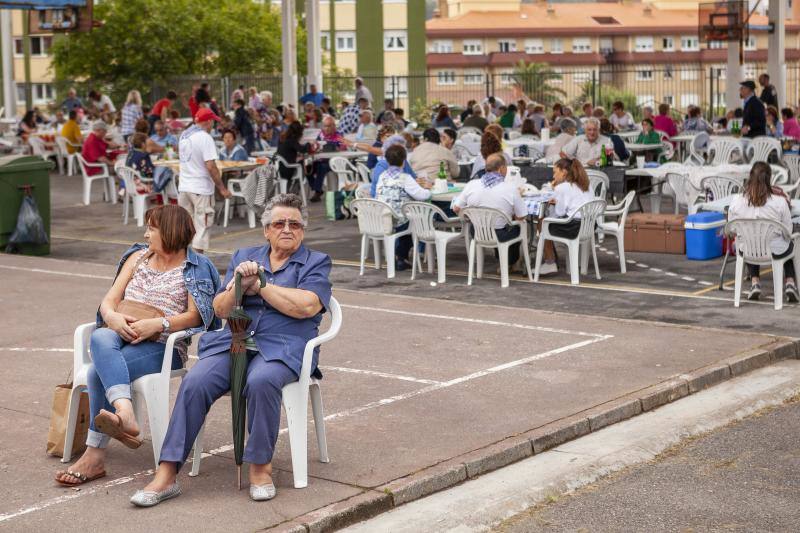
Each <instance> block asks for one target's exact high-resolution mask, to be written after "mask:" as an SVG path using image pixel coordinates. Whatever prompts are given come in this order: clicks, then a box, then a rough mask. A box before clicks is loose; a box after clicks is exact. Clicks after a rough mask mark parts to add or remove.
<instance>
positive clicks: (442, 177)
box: [436, 161, 447, 180]
mask: <svg viewBox="0 0 800 533" xmlns="http://www.w3.org/2000/svg"><path fill="white" fill-rule="evenodd" d="M436 177H437V178H439V179H440V180H446V179H447V172H445V170H444V161H439V173H438V174H437V175H436Z"/></svg>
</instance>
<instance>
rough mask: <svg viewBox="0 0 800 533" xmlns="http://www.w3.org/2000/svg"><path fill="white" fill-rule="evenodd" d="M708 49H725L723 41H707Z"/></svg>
mask: <svg viewBox="0 0 800 533" xmlns="http://www.w3.org/2000/svg"><path fill="white" fill-rule="evenodd" d="M708 48H709V49H710V50H719V49H721V48H725V42H724V41H708Z"/></svg>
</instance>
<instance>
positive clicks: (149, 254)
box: [125, 250, 153, 288]
mask: <svg viewBox="0 0 800 533" xmlns="http://www.w3.org/2000/svg"><path fill="white" fill-rule="evenodd" d="M152 256H153V252H152V250H147V251H146V252H145V253H143V254H142V256H141V257H140V258H139V259H137V260H136V264H134V265H133V270H131V275H130V276H129V277H128V281H126V282H125V287H126V288H127V286H128V283H130V282H131V280H132V279H133V276H134V275H135V274H136V271H137V270H139V267H140V266H142V263H144V262H145V261H146V260H148V259H150V257H152Z"/></svg>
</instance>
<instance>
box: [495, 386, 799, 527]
mask: <svg viewBox="0 0 800 533" xmlns="http://www.w3.org/2000/svg"><path fill="white" fill-rule="evenodd" d="M797 400H798V398H794V400H793V401H791V402H789V403H787V404H785V405H783V406H780V407H776V408H769V409H767V410H764V411H761V412H759V413H757V414H755V415H753V416H751V417H750V418H747V419H745V420H743V421H741V422H737V423H733V424H731V425H729V426H728V427H725V428H723V429H720V430H717V431H715V432H713V433H711V434H709V435H705V436H703V437H699V438H694V439H690V440H689V441H687V442H685V443H682V444H680V445H678V446H675V447H673V448H672V449H670V450H668V451H666V452H665V453H663V454H661V455H660V456H659V458H658V459H656V460H654V461H651V462H649V463H647V464H643V465H641V466H636V467H631V468H628V469H626V470H624V471H622V472H620V473H617V474H615V475H612V476H609V477H608V478H606V479H603V480H602V481H599V482H597V483H594V484H591V485H588V486H586V487H583V488H581V489H579V490H577V491H575V492H574V493H573V494H571V495H568V496H563V497H559V496H553V497H552V498H551V502H550V503H546V504H542V505H540V506H537V507H533V508H531V509H530V510H528V511H526V512H525V513H521V514H519V515H517V516H515V517H513V518H510V519H508V520H506V521H505V522H504V523H502V524H501V525H499V526H498V527H497V528H495V529H494V531H495V532H496V533H534V532H545V531H546V532H556V531H585V532H590V531H607V532H617V531H620V532H622V531H651V532H654V533H655V532H660V531H686V532H688V531H798V530H800V510H798V507H797V502H798V500H799V499H800V482H798V477H797V471H798V468H800V444H798V440H797V435H798V434H800V403H798V401H797Z"/></svg>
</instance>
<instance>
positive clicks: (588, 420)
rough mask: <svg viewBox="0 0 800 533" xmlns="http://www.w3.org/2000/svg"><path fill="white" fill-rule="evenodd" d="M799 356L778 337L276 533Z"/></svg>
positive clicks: (298, 531) (444, 483)
mask: <svg viewBox="0 0 800 533" xmlns="http://www.w3.org/2000/svg"><path fill="white" fill-rule="evenodd" d="M798 358H800V339H787V338H778V339H776V340H775V341H773V342H771V343H769V344H767V345H764V346H762V347H759V348H756V349H753V350H748V351H746V352H742V353H740V354H737V355H734V356H731V357H728V358H726V359H723V360H721V361H718V362H716V363H712V364H710V365H707V366H704V367H702V368H698V369H697V370H693V371H692V372H689V373H687V374H681V375H679V376H675V377H672V378H670V379H668V380H666V381H663V382H661V383H659V384H657V385H653V386H651V387H647V388H645V389H641V390H639V391H636V392H633V393H630V394H627V395H625V396H622V397H620V398H616V399H614V400H611V401H609V402H606V403H604V404H601V405H598V406H595V407H592V408H591V409H587V410H585V411H582V412H580V413H576V414H574V415H572V416H569V417H566V418H562V419H561V420H556V421H554V422H551V423H549V424H546V425H544V426H541V427H538V428H535V429H532V430H530V431H527V432H525V433H522V434H519V435H514V436H510V437H508V438H506V439H503V440H502V441H500V442H497V443H495V444H491V445H489V446H486V447H484V448H480V449H478V450H474V451H472V452H469V453H466V454H463V455H460V456H458V457H454V458H453V459H449V460H447V461H444V462H442V463H439V464H437V465H434V466H431V467H428V468H425V469H423V470H420V471H418V472H415V473H413V474H410V475H408V476H406V477H403V478H400V479H396V480H394V481H391V482H389V483H387V484H385V485H382V486H380V487H377V488H375V489H373V490H365V491H364V492H363V493H361V494H358V495H356V496H353V497H351V498H348V499H346V500H342V501H340V502H336V503H333V504H331V505H328V506H326V507H322V508H320V509H317V510H315V511H312V512H311V513H308V514H306V515H303V516H300V517H297V518H295V519H293V520H291V521H290V522H286V523H283V524H281V525H279V526H276V527H275V528H272V529H269V531H272V532H279V531H280V532H291V533H303V532H308V533H317V532H320V533H322V532H326V531H335V530H337V529H340V528H343V527H346V526H348V525H350V524H354V523H356V522H360V521H363V520H366V519H368V518H372V517H373V516H376V515H377V514H379V513H383V512H386V511H388V510H390V509H391V508H393V507H398V506H400V505H403V504H404V503H408V502H410V501H413V500H417V499H420V498H423V497H425V496H428V495H430V494H432V493H434V492H438V491H440V490H444V489H447V488H450V487H453V486H455V485H457V484H459V483H461V482H462V481H465V480H467V479H471V478H475V477H478V476H480V475H482V474H485V473H487V472H491V471H493V470H497V469H499V468H502V467H504V466H506V465H509V464H511V463H515V462H517V461H520V460H522V459H525V458H526V457H530V456H532V455H534V454H539V453H542V452H544V451H546V450H548V449H551V448H555V447H556V446H559V445H560V444H563V443H565V442H567V441H570V440H573V439H577V438H579V437H582V436H583V435H586V434H588V433H591V432H594V431H597V430H599V429H601V428H604V427H606V426H609V425H611V424H616V423H617V422H621V421H623V420H626V419H628V418H632V417H634V416H636V415H638V414H641V413H643V412H646V411H650V410H652V409H656V408H657V407H660V406H662V405H665V404H667V403H671V402H674V401H675V400H678V399H680V398H683V397H685V396H688V395H689V394H694V393H696V392H698V391H701V390H703V389H706V388H708V387H711V386H713V385H716V384H717V383H720V382H722V381H725V380H728V379H730V378H732V377H736V376H740V375H742V374H745V373H747V372H750V371H751V370H755V369H757V368H761V367H764V366H767V365H770V364H772V363H774V362H776V361H779V360H782V359H798Z"/></svg>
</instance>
